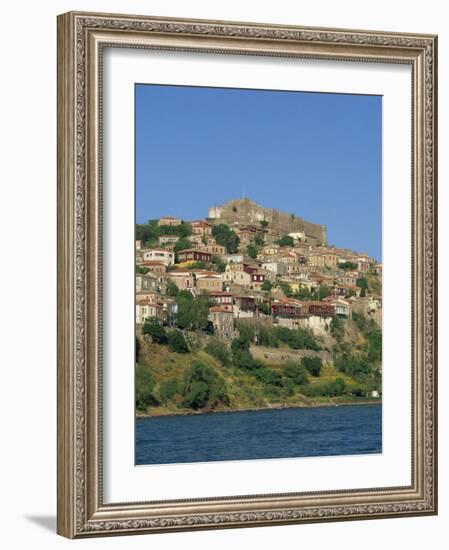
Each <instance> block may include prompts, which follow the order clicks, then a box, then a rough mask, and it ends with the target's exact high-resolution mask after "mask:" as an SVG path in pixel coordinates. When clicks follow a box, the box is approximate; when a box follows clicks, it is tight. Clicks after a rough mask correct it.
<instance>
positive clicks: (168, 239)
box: [158, 235, 179, 246]
mask: <svg viewBox="0 0 449 550" xmlns="http://www.w3.org/2000/svg"><path fill="white" fill-rule="evenodd" d="M178 241H179V237H178V236H177V235H161V236H160V237H158V242H159V244H160V245H161V246H162V245H164V244H176V243H177V242H178Z"/></svg>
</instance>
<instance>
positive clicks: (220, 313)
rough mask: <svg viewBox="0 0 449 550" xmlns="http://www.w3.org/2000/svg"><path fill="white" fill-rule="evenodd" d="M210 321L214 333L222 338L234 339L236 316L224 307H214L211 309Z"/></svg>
mask: <svg viewBox="0 0 449 550" xmlns="http://www.w3.org/2000/svg"><path fill="white" fill-rule="evenodd" d="M209 320H210V321H211V322H212V324H213V326H214V333H215V334H216V335H217V336H219V337H220V338H233V337H234V335H235V329H234V314H233V312H232V310H231V311H229V309H227V308H225V307H223V306H212V307H210V308H209Z"/></svg>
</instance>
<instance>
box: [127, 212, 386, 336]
mask: <svg viewBox="0 0 449 550" xmlns="http://www.w3.org/2000/svg"><path fill="white" fill-rule="evenodd" d="M158 223H159V225H161V226H165V227H167V226H170V227H173V226H176V225H180V224H182V223H184V222H183V221H182V220H181V219H179V218H174V217H164V218H161V219H160V220H159V221H158ZM189 223H190V225H191V228H192V234H191V235H190V236H189V237H188V239H189V241H190V243H191V244H192V246H191V248H188V249H185V250H180V251H178V252H176V253H175V251H174V247H175V245H176V243H177V241H178V240H179V237H178V236H177V235H175V234H173V235H170V234H168V235H163V236H160V237H159V242H158V245H157V246H154V247H148V248H147V247H144V246H143V243H142V242H141V241H136V263H137V267H138V270H137V272H136V323H137V324H141V323H143V322H144V321H145V319H146V318H148V317H155V318H157V319H159V320H160V321H161V322H163V323H166V324H168V325H172V326H175V325H176V314H177V305H176V298H175V297H174V296H172V295H170V294H171V293H170V292H167V288H168V287H170V286H171V287H173V285H170V283H169V282H172V283H175V284H176V287H177V288H178V289H179V290H187V291H189V292H191V293H192V294H193V295H195V296H197V295H206V296H207V297H208V298H209V303H210V307H209V319H210V321H211V322H212V324H213V326H214V332H215V333H216V334H217V335H219V336H221V337H224V338H232V337H234V336H235V334H236V320H238V319H244V318H247V319H248V318H260V319H264V320H265V321H266V322H268V323H273V324H277V325H280V326H286V327H290V328H294V327H298V326H299V327H307V328H311V329H312V330H313V331H314V332H315V334H317V335H320V334H325V333H326V332H327V331H328V329H329V325H330V323H331V321H332V319H333V317H335V316H338V317H342V318H350V317H351V314H352V311H358V312H360V313H365V314H368V315H370V316H371V317H373V318H374V319H375V320H376V321H377V322H378V323H379V324H380V319H381V308H382V302H381V296H380V295H379V296H373V295H366V293H365V292H363V293H362V291H361V288H359V286H357V284H356V283H357V280H358V279H360V278H361V277H363V276H364V275H365V274H366V273H368V272H369V273H370V274H374V275H377V276H379V277H381V273H382V266H381V264H378V263H376V262H375V260H373V259H372V258H370V257H369V256H368V255H366V254H359V253H356V252H354V251H351V250H348V249H341V248H336V247H330V246H325V245H321V244H320V245H319V244H317V243H316V242H314V241H312V240H310V241H309V239H308V237H307V235H306V234H304V233H301V232H295V233H290V234H289V237H291V239H289V240H288V241H289V246H280V245H279V244H276V243H275V242H274V241H275V240H278V239H279V235H278V236H276V235H275V236H270V235H269V231H268V230H267V229H266V228H263V227H254V226H253V227H251V226H236V227H233V228H232V229H234V230H235V231H236V233H237V235H238V236H239V238H240V246H239V251H238V252H236V253H233V254H229V253H228V252H227V250H226V248H225V247H224V246H222V245H220V244H218V243H217V242H216V241H215V239H214V238H213V234H212V229H213V225H212V223H210V222H209V221H208V220H197V221H193V222H189ZM261 233H262V236H263V242H264V243H265V244H264V245H263V246H258V249H257V250H258V253H257V257H256V258H253V257H249V256H248V255H247V253H246V252H247V247H248V245H250V244H251V243H254V242H256V241H257V235H261ZM275 237H277V239H275ZM270 241H271V242H270ZM259 242H260V239H259ZM217 260H218V261H219V264H220V266H221V269H220V270H219V271H218V270H216V269H214V268H213V266H214V265H217ZM199 262H200V264H199ZM198 265H200V267H198ZM342 266H344V269H343V267H342ZM348 266H349V267H350V268H349V269H348ZM323 287H326V292H325V293H322V294H325V296H323V297H322V299H320V300H317V299H314V300H310V299H305V298H304V293H305V294H306V295H308V297H310V296H315V297H316V296H319V295H320V289H323ZM286 288H288V289H289V292H287V293H286V292H285V289H286ZM287 294H289V295H290V296H287ZM291 295H294V296H303V299H299V298H297V297H292V296H291Z"/></svg>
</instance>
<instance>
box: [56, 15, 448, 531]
mask: <svg viewBox="0 0 449 550" xmlns="http://www.w3.org/2000/svg"><path fill="white" fill-rule="evenodd" d="M436 46H437V39H436V37H435V36H432V35H421V34H413V35H412V34H401V33H386V32H373V31H359V30H358V31H353V30H338V29H318V28H304V27H297V26H275V25H263V24H255V23H236V22H222V21H203V20H197V21H194V20H186V19H179V20H176V19H170V18H156V17H143V16H128V15H108V14H94V13H75V12H71V13H67V14H64V15H61V16H60V17H59V18H58V239H59V240H58V343H59V348H58V532H59V533H60V534H61V535H64V536H66V537H70V538H82V537H88V536H102V535H114V534H117V535H118V534H132V533H151V532H161V531H177V530H178V531H181V530H189V529H205V528H210V529H215V528H229V527H246V526H248V527H250V526H260V525H275V524H286V523H304V522H318V521H337V520H350V519H362V518H363V519H369V518H382V517H399V516H411V515H417V516H418V515H426V514H435V513H436V512H437V461H436V459H437V434H436V420H437V419H436V398H437V394H436V349H437V342H436V334H437V331H436V328H437V325H436V323H437V311H436V292H437V287H436V284H437V280H436V261H437V258H436V250H437V248H436V243H437V241H436V236H437V228H436V222H437V220H436V198H437V195H436V144H437V139H436V72H437V71H436Z"/></svg>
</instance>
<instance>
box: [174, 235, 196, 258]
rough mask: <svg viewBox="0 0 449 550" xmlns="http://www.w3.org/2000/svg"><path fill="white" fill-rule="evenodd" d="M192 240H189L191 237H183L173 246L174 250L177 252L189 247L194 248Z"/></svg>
mask: <svg viewBox="0 0 449 550" xmlns="http://www.w3.org/2000/svg"><path fill="white" fill-rule="evenodd" d="M192 246H193V245H192V242H191V241H189V239H186V238H184V237H183V238H181V239H179V241H178V242H177V243H176V244H175V246H174V247H173V252H175V254H177V253H178V252H181V251H182V250H188V249H189V248H192Z"/></svg>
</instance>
